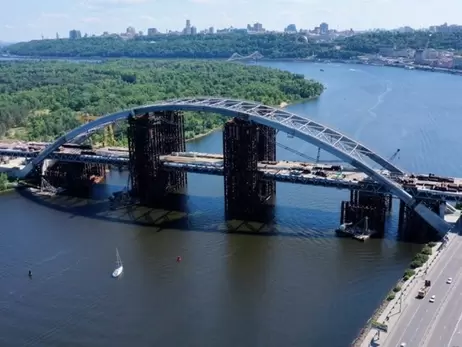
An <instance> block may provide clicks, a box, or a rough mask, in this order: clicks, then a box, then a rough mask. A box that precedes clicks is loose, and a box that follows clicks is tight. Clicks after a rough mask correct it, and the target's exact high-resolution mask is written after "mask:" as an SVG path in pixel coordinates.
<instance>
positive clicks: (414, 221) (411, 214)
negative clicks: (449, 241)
mask: <svg viewBox="0 0 462 347" xmlns="http://www.w3.org/2000/svg"><path fill="white" fill-rule="evenodd" d="M417 203H423V204H424V205H425V206H427V207H428V208H429V209H430V210H431V211H433V212H435V213H436V214H440V206H441V204H444V202H442V201H439V200H430V199H424V200H419V201H417ZM398 235H399V237H400V238H401V239H402V240H404V241H412V242H422V243H425V242H428V241H432V240H437V239H438V232H437V231H436V230H435V229H434V228H433V227H432V226H430V225H429V224H428V223H427V222H426V221H425V220H424V219H423V218H422V217H421V216H419V215H418V214H417V213H416V212H415V211H414V210H413V209H412V208H410V207H409V206H407V205H406V204H405V203H403V202H402V201H400V204H399V221H398Z"/></svg>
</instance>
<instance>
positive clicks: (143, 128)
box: [127, 111, 187, 207]
mask: <svg viewBox="0 0 462 347" xmlns="http://www.w3.org/2000/svg"><path fill="white" fill-rule="evenodd" d="M127 132H128V150H129V158H130V162H129V171H130V177H131V189H132V196H133V197H134V198H136V199H138V202H139V204H140V205H143V206H148V207H154V206H156V205H157V204H158V203H159V202H161V201H162V199H163V198H164V197H165V195H166V194H167V193H169V192H172V191H175V190H178V189H180V188H183V187H184V186H185V185H186V183H187V177H186V173H185V172H178V171H176V172H172V171H165V170H163V169H162V165H161V162H160V156H161V155H166V154H170V153H172V152H184V151H185V148H186V143H185V138H184V124H183V115H182V114H181V113H180V112H170V111H168V112H156V113H146V114H143V115H139V116H132V117H130V118H129V120H128V129H127Z"/></svg>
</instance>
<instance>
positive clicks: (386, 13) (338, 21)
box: [0, 0, 462, 42]
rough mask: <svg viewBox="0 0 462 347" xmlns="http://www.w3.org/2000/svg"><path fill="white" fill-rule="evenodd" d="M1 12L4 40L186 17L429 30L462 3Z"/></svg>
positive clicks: (190, 0) (74, 0) (19, 8)
mask: <svg viewBox="0 0 462 347" xmlns="http://www.w3.org/2000/svg"><path fill="white" fill-rule="evenodd" d="M3 7H4V8H3V10H2V11H0V23H2V24H0V41H6V42H17V41H28V40H32V39H40V38H41V36H42V35H43V36H44V37H46V38H55V37H56V33H58V34H59V36H60V37H68V34H69V30H71V29H78V30H81V32H82V34H83V33H88V34H89V35H92V34H96V35H100V34H102V33H103V32H104V31H108V32H115V33H121V32H124V31H125V29H126V28H127V27H128V26H133V27H135V28H136V30H141V31H143V32H146V30H147V28H149V27H154V28H157V29H158V30H160V31H161V32H165V30H166V29H169V30H181V29H182V28H183V27H184V25H185V21H186V19H190V20H191V24H192V25H194V26H196V27H197V28H198V29H199V30H200V29H203V28H208V27H211V26H213V27H215V28H226V27H230V26H234V27H242V28H244V27H246V25H247V24H248V23H251V24H252V23H255V22H259V23H262V24H263V27H264V28H266V29H269V30H283V28H284V27H286V26H287V25H288V24H292V23H293V24H296V25H297V28H313V27H314V26H317V25H319V23H321V22H327V23H328V24H329V26H330V27H331V28H332V29H338V30H343V29H350V28H353V29H354V30H366V29H374V28H384V29H394V28H398V27H403V26H411V27H413V28H425V27H429V26H431V25H439V24H443V23H445V22H447V23H448V24H458V23H460V15H459V14H460V13H462V1H460V0H446V1H445V3H444V6H442V4H441V3H439V2H437V1H435V0H406V1H402V0H347V1H345V0H331V1H325V0H65V1H62V0H42V1H37V0H17V1H12V2H8V5H6V6H3Z"/></svg>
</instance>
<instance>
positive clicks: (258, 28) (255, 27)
mask: <svg viewBox="0 0 462 347" xmlns="http://www.w3.org/2000/svg"><path fill="white" fill-rule="evenodd" d="M253 31H256V32H261V31H263V24H261V23H255V24H254V25H253Z"/></svg>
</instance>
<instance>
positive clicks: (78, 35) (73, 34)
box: [69, 30, 82, 40]
mask: <svg viewBox="0 0 462 347" xmlns="http://www.w3.org/2000/svg"><path fill="white" fill-rule="evenodd" d="M81 37H82V34H81V33H80V30H71V31H69V38H70V39H71V40H75V39H80V38H81Z"/></svg>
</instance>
